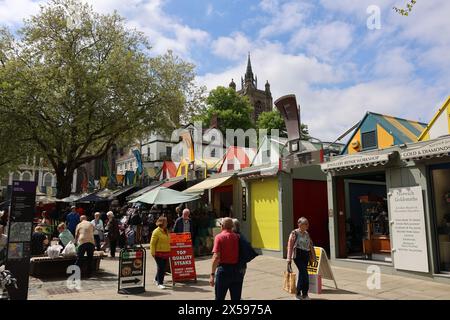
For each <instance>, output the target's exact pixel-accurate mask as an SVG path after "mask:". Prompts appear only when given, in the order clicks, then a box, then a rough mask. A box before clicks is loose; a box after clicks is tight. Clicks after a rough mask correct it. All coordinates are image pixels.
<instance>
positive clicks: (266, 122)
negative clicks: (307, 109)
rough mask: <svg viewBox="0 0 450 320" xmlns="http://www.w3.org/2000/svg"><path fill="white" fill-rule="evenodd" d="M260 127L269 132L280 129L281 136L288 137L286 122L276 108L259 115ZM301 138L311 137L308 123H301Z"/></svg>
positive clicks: (258, 124)
mask: <svg viewBox="0 0 450 320" xmlns="http://www.w3.org/2000/svg"><path fill="white" fill-rule="evenodd" d="M257 126H258V129H266V130H267V132H268V133H270V130H272V129H278V130H279V134H280V136H281V137H287V130H286V123H285V122H284V119H283V117H282V116H281V114H280V112H279V111H278V110H276V109H274V110H272V111H268V112H263V113H261V114H260V115H259V118H258V122H257ZM300 136H301V139H304V140H305V139H309V131H308V125H306V124H303V123H301V124H300Z"/></svg>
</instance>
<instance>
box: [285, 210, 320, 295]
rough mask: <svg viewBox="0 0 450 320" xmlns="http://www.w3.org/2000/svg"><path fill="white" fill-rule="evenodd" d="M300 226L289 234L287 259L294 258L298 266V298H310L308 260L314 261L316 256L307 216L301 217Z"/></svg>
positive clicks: (289, 261) (289, 260) (290, 261)
mask: <svg viewBox="0 0 450 320" xmlns="http://www.w3.org/2000/svg"><path fill="white" fill-rule="evenodd" d="M297 223H298V228H297V229H295V230H293V231H292V232H291V234H290V236H289V240H288V247H287V261H288V264H291V263H292V260H294V263H295V265H296V266H297V268H298V280H297V294H296V298H297V299H299V300H309V297H308V290H309V276H308V270H307V267H308V262H309V261H310V260H312V261H314V260H315V258H316V256H315V252H314V246H313V243H312V240H311V237H310V236H309V233H308V228H309V222H308V219H306V218H305V217H301V218H300V219H298V221H297Z"/></svg>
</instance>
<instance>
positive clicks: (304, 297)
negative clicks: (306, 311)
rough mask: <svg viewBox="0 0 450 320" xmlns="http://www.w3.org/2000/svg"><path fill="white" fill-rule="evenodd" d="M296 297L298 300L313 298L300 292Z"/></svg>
mask: <svg viewBox="0 0 450 320" xmlns="http://www.w3.org/2000/svg"><path fill="white" fill-rule="evenodd" d="M295 299H297V300H311V298H310V297H309V296H302V295H300V294H297V295H295Z"/></svg>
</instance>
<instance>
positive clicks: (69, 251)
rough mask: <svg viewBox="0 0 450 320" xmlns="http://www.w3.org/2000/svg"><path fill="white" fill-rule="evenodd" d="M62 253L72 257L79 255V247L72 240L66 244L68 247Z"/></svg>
mask: <svg viewBox="0 0 450 320" xmlns="http://www.w3.org/2000/svg"><path fill="white" fill-rule="evenodd" d="M62 255H63V256H64V257H71V256H76V255H77V248H76V247H75V245H74V244H73V242H72V241H69V243H68V244H67V245H66V247H65V248H64V250H63V252H62Z"/></svg>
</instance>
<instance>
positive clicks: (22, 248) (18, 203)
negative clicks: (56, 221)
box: [6, 181, 36, 300]
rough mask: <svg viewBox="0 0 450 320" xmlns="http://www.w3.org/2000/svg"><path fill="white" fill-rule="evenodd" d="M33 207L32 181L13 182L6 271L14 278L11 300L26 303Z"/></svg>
mask: <svg viewBox="0 0 450 320" xmlns="http://www.w3.org/2000/svg"><path fill="white" fill-rule="evenodd" d="M35 206H36V182H34V181H13V184H12V193H11V214H10V219H9V230H8V246H7V258H6V259H7V260H6V269H7V270H9V271H10V272H11V273H12V275H13V276H14V277H15V278H16V279H17V289H16V288H10V290H9V295H10V298H11V300H26V299H27V298H28V284H29V274H30V258H31V235H32V232H33V230H32V221H33V217H34V211H35Z"/></svg>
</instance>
